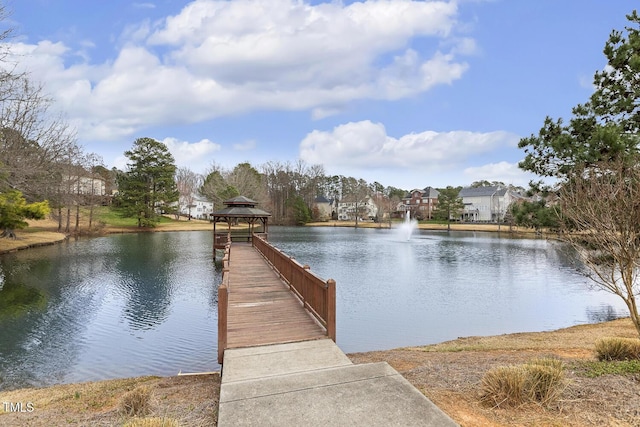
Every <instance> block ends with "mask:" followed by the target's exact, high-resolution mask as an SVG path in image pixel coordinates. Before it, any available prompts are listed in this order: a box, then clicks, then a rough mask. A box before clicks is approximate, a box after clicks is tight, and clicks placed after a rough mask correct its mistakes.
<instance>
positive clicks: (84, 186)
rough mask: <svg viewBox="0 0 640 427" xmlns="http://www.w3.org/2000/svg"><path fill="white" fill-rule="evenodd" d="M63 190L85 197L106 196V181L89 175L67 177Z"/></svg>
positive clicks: (65, 177) (62, 186)
mask: <svg viewBox="0 0 640 427" xmlns="http://www.w3.org/2000/svg"><path fill="white" fill-rule="evenodd" d="M61 188H62V191H63V192H65V193H66V192H69V193H70V194H82V195H85V196H90V195H93V196H104V195H105V194H106V184H105V180H104V179H102V178H99V177H92V176H87V175H65V176H64V177H63V184H62V185H61Z"/></svg>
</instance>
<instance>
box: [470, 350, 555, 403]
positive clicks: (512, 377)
mask: <svg viewBox="0 0 640 427" xmlns="http://www.w3.org/2000/svg"><path fill="white" fill-rule="evenodd" d="M564 384H565V377H564V365H563V364H562V362H561V361H559V360H557V359H550V358H545V359H535V360H532V361H531V362H529V363H526V364H523V365H514V366H499V367H497V368H493V369H491V370H489V371H488V372H487V373H486V374H485V375H484V377H483V378H482V386H481V388H482V393H481V395H480V401H481V402H482V403H483V404H485V405H488V406H492V407H513V406H519V405H522V404H524V403H530V402H533V403H538V404H540V405H543V406H547V405H549V404H551V403H552V402H555V401H556V400H557V399H558V397H560V395H561V394H562V392H563V390H564Z"/></svg>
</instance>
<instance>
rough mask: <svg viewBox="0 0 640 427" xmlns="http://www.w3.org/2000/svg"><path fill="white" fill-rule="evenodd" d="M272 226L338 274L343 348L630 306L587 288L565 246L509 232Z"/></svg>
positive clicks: (300, 255) (550, 324) (279, 237)
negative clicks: (512, 235) (400, 231)
mask: <svg viewBox="0 0 640 427" xmlns="http://www.w3.org/2000/svg"><path fill="white" fill-rule="evenodd" d="M396 231H397V230H385V229H357V230H356V229H338V230H336V229H335V228H332V227H327V228H306V229H294V228H286V227H284V228H275V227H274V228H272V229H271V230H270V233H269V240H270V241H271V242H272V243H274V244H275V245H276V246H278V247H279V248H281V249H282V250H283V251H284V252H286V253H287V254H288V255H291V256H294V257H295V258H297V259H298V260H300V261H301V262H302V263H307V264H309V265H310V266H311V269H312V270H313V271H314V272H315V273H317V274H318V275H320V276H321V277H323V278H325V279H328V278H333V279H335V280H336V282H337V285H336V289H337V291H336V292H337V336H338V344H339V345H340V347H341V348H342V349H343V350H344V351H346V352H357V351H369V350H372V349H385V348H394V347H402V346H410V345H421V344H430V343H436V342H442V341H446V340H450V339H455V338H457V337H459V336H471V335H494V334H503V333H509V332H524V331H542V330H549V329H556V328H560V327H566V326H571V325H574V324H577V323H585V322H591V321H592V319H594V318H596V317H597V315H596V316H594V314H593V313H602V312H603V311H604V312H608V316H609V317H611V316H619V315H620V314H624V313H626V309H625V307H624V306H623V304H621V302H620V301H618V300H619V298H616V297H614V296H612V295H609V294H607V293H605V292H602V291H594V290H592V289H590V288H589V286H587V280H586V279H585V278H584V277H583V276H582V275H580V274H579V273H578V272H577V271H576V269H575V266H574V265H573V264H572V263H571V260H570V258H569V257H568V255H567V253H566V251H564V249H563V248H562V247H558V246H557V245H554V244H553V243H550V242H547V241H545V240H542V239H513V238H510V237H509V236H508V235H507V234H502V235H498V234H497V233H474V232H451V233H447V232H428V231H416V232H414V233H413V235H412V237H411V239H410V240H409V241H407V240H406V238H403V236H399V235H398V233H397V232H396Z"/></svg>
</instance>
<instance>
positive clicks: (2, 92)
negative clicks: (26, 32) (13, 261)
mask: <svg viewBox="0 0 640 427" xmlns="http://www.w3.org/2000/svg"><path fill="white" fill-rule="evenodd" d="M7 16H8V12H7V9H6V8H5V6H4V5H0V21H2V22H6V21H7ZM11 37H12V30H11V29H8V30H5V31H3V32H2V33H0V44H1V45H2V47H1V48H0V229H2V233H1V235H2V236H4V237H15V233H14V230H15V229H19V228H24V227H26V225H27V223H26V222H25V219H29V218H34V219H41V218H44V217H45V216H46V215H48V214H49V213H51V214H52V215H53V217H54V218H55V219H56V220H57V221H58V230H59V231H65V232H71V231H74V230H75V231H77V230H78V226H79V220H80V209H79V207H80V205H81V204H85V205H89V206H91V207H92V206H93V205H94V204H96V203H98V199H97V198H96V197H93V196H94V195H93V194H91V195H87V194H86V193H87V191H84V190H83V191H81V189H82V188H83V185H84V183H83V184H82V185H81V183H80V181H81V180H82V179H89V181H87V182H92V181H91V180H90V178H91V177H97V176H99V175H104V174H105V173H106V172H107V170H106V168H104V166H103V165H102V161H101V159H100V157H99V156H97V155H95V154H92V153H86V152H85V151H84V150H83V148H82V147H81V146H80V145H79V144H78V141H77V138H76V134H75V131H74V129H73V128H72V127H71V126H70V125H69V124H68V123H67V122H66V121H65V119H64V117H63V116H62V115H60V114H55V113H54V112H53V111H52V110H53V109H52V107H53V100H52V99H51V98H49V97H48V96H47V95H46V93H45V92H44V90H43V87H42V86H41V85H39V84H37V83H35V82H34V81H33V80H32V79H31V78H30V76H29V74H28V73H27V72H20V71H17V70H18V69H19V67H18V64H15V63H12V62H11V61H10V60H9V53H10V51H9V50H8V49H9V46H10V45H9V43H7V41H8V40H9V39H10V38H11ZM91 220H92V218H90V221H91Z"/></svg>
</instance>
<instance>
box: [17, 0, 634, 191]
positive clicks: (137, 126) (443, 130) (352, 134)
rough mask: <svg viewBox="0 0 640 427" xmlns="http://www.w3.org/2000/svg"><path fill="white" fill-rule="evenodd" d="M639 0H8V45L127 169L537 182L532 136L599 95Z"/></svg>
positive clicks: (394, 181)
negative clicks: (130, 162) (157, 165)
mask: <svg viewBox="0 0 640 427" xmlns="http://www.w3.org/2000/svg"><path fill="white" fill-rule="evenodd" d="M637 4H638V3H636V2H634V1H629V0H607V1H603V0H536V1H518V0H485V1H483V0H458V1H444V0H443V1H426V2H421V1H407V0H388V1H364V2H347V1H344V2H321V1H312V2H307V1H289V0H268V1H267V0H256V1H245V0H234V1H230V2H225V1H212V0H195V1H186V0H156V1H152V0H148V1H145V0H138V1H126V0H113V1H98V0H92V1H87V0H65V1H62V0H10V1H9V2H8V3H7V8H8V9H9V11H10V12H11V15H10V18H9V20H8V21H7V23H8V24H9V25H10V26H12V27H13V28H14V29H15V33H14V37H13V38H12V39H11V40H10V43H11V44H12V46H11V50H12V52H13V53H14V54H15V55H16V57H17V58H18V60H19V63H20V66H21V67H24V68H25V69H27V70H28V71H29V72H30V73H31V78H32V79H34V80H36V81H39V82H41V83H42V84H43V85H44V88H45V90H46V92H47V93H48V94H49V95H50V96H51V97H52V98H53V99H54V100H55V108H57V109H59V110H60V111H62V112H63V113H64V115H65V116H66V118H67V120H68V121H69V122H70V123H71V124H72V125H73V126H74V127H75V128H76V129H77V135H78V141H79V143H80V144H82V145H83V146H84V147H85V148H86V150H87V151H91V152H95V153H97V154H99V155H101V156H102V158H103V159H104V162H105V164H106V165H107V166H109V167H112V166H117V167H120V168H122V167H124V165H125V163H126V158H125V157H124V156H123V153H124V151H125V150H128V149H130V148H131V146H132V144H133V141H134V140H135V139H136V138H139V137H151V138H155V139H157V140H159V141H163V142H165V143H166V144H167V146H168V147H169V148H170V150H171V152H172V153H173V155H174V157H175V158H176V163H177V164H178V166H186V167H189V168H191V169H192V170H194V171H195V172H199V173H203V172H205V171H206V170H207V168H208V167H210V166H211V164H212V163H216V164H217V165H221V166H223V167H227V168H230V167H233V166H235V165H236V164H238V163H240V162H244V161H248V162H250V163H251V164H252V165H254V166H255V167H257V168H258V169H259V167H260V165H262V164H264V163H266V162H279V163H282V164H284V163H286V162H290V163H292V164H293V163H294V162H296V161H297V160H299V159H300V160H303V161H304V162H305V163H306V164H307V165H313V164H322V165H323V166H324V169H325V173H327V174H330V175H334V174H337V175H346V176H354V177H356V178H364V179H365V180H367V181H369V182H373V181H378V182H380V183H381V184H383V185H385V186H388V185H391V186H394V187H399V188H403V189H412V188H423V187H426V186H434V187H442V186H446V185H468V184H470V183H471V182H473V181H476V180H481V179H486V180H498V181H504V182H506V183H511V184H515V185H523V186H526V184H527V183H528V182H529V180H530V179H532V178H534V177H533V176H531V175H528V174H526V173H524V172H522V171H520V170H519V169H518V168H517V163H518V161H520V160H521V159H522V157H523V153H522V151H521V150H519V149H518V148H517V143H518V141H519V139H520V138H522V137H526V136H529V135H531V134H532V133H537V132H538V130H539V129H540V127H541V126H542V123H543V120H544V118H545V116H547V115H549V116H551V117H554V118H558V117H563V118H565V119H567V118H569V117H570V114H571V108H572V107H573V106H575V105H576V104H578V103H582V102H584V101H586V100H587V99H588V97H589V95H590V94H591V93H592V91H593V88H592V77H593V74H594V72H595V71H597V70H600V69H602V68H603V67H604V65H605V58H604V55H603V54H602V49H603V47H604V44H605V42H606V40H607V38H608V36H609V34H610V33H611V31H612V30H613V29H619V30H621V29H623V28H624V26H625V25H626V23H627V21H626V18H625V15H626V14H628V13H630V12H631V10H632V9H633V7H634V6H637Z"/></svg>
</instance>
